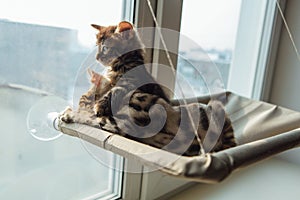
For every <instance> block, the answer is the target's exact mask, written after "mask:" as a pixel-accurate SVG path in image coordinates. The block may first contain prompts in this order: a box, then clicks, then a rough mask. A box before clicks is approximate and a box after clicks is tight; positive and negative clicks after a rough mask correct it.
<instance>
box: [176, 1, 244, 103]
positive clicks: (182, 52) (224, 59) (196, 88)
mask: <svg viewBox="0 0 300 200" xmlns="http://www.w3.org/2000/svg"><path fill="white" fill-rule="evenodd" d="M240 4H241V0H228V1H218V0H212V1H205V0H189V1H184V2H183V13H182V21H181V33H182V35H184V36H185V37H188V38H190V39H191V40H193V41H194V42H195V43H197V46H188V45H186V44H185V42H184V40H182V39H181V40H180V44H179V56H178V67H177V73H180V75H181V76H183V77H184V78H185V79H187V81H188V82H189V83H190V85H192V87H193V91H191V90H185V89H184V88H183V91H185V93H184V95H185V97H193V95H194V94H196V95H197V96H200V95H205V94H208V93H209V90H208V88H207V85H210V84H211V83H207V82H206V79H207V77H208V76H210V74H211V73H212V72H211V70H212V69H214V68H215V66H216V67H217V71H218V72H213V73H219V74H220V76H221V77H222V79H223V80H222V83H220V84H222V85H224V86H223V88H225V89H226V86H227V82H228V76H229V69H230V63H231V59H232V52H233V49H234V45H235V37H236V31H237V26H238V19H239V11H240ZM203 52H205V54H206V56H203ZM175 89H176V90H178V88H175Z"/></svg>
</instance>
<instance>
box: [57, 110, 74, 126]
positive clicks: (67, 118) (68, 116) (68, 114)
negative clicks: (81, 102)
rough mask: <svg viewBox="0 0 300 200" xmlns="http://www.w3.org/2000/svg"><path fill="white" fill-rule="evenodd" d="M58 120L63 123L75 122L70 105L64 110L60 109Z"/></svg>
mask: <svg viewBox="0 0 300 200" xmlns="http://www.w3.org/2000/svg"><path fill="white" fill-rule="evenodd" d="M58 118H59V120H61V121H63V122H65V123H74V122H75V112H74V111H73V110H72V108H71V107H70V106H68V107H66V109H65V110H64V111H62V112H61V113H60V115H59V117H58Z"/></svg>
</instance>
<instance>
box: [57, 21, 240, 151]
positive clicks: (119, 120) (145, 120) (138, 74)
mask: <svg viewBox="0 0 300 200" xmlns="http://www.w3.org/2000/svg"><path fill="white" fill-rule="evenodd" d="M92 26H93V27H94V28H95V29H97V30H98V31H99V32H98V34H97V46H98V52H97V55H96V59H97V60H98V61H99V62H100V63H102V64H103V65H105V66H107V67H108V71H107V73H106V74H105V75H100V74H97V73H96V72H94V71H91V70H90V71H89V73H90V75H91V83H92V86H91V88H90V89H89V90H88V92H87V93H86V94H84V95H82V97H81V98H80V101H79V109H78V110H77V111H72V109H70V108H68V109H67V110H65V111H64V113H63V114H62V115H61V116H60V118H61V120H62V121H64V122H67V123H71V122H77V123H83V124H88V125H91V126H94V127H97V128H101V129H104V130H107V131H111V132H113V133H116V134H120V135H122V136H124V137H127V138H130V139H134V140H136V141H139V142H142V143H145V144H149V145H151V146H154V147H157V148H161V149H164V150H167V151H170V152H173V153H177V154H181V155H186V156H195V155H199V153H200V145H199V138H200V139H201V140H202V141H203V139H204V138H205V137H206V138H208V139H206V142H207V143H212V145H213V146H212V147H213V149H212V150H213V151H219V150H221V149H226V148H230V147H233V146H235V145H236V143H235V139H234V136H233V129H232V126H231V122H230V120H229V118H228V117H226V115H225V111H224V108H223V106H222V103H221V102H219V101H210V102H209V104H208V105H202V104H198V103H194V104H189V105H187V106H172V105H171V103H170V100H169V98H168V96H167V95H166V93H165V92H164V90H163V89H162V87H161V86H160V85H159V84H157V82H156V81H155V80H154V79H153V78H152V76H151V75H150V74H149V73H148V71H147V70H146V68H145V66H144V64H145V63H144V53H145V52H144V47H143V44H142V42H141V41H140V39H139V36H138V34H137V32H136V31H135V30H134V28H133V26H132V25H131V24H130V23H129V22H125V21H123V22H121V23H119V24H118V25H117V26H108V27H104V26H99V25H95V24H93V25H92ZM188 112H190V115H191V116H192V118H193V122H194V124H195V126H196V128H197V130H196V131H195V130H194V128H193V126H192V125H191V124H192V123H191V121H190V120H189V119H190V116H189V115H188ZM217 115H218V116H219V117H214V116H217ZM220 119H221V121H224V123H222V126H221V127H218V123H217V122H216V120H220ZM195 133H196V134H197V135H198V140H197V137H196V135H195ZM207 133H209V134H207ZM209 145H210V144H209ZM209 145H208V146H209Z"/></svg>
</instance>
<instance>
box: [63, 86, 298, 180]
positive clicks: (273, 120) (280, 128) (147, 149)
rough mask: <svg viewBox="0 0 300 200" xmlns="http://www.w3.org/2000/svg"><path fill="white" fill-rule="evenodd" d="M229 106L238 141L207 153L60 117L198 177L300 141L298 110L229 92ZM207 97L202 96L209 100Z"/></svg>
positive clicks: (102, 140)
mask: <svg viewBox="0 0 300 200" xmlns="http://www.w3.org/2000/svg"><path fill="white" fill-rule="evenodd" d="M226 95H227V98H228V99H227V100H228V101H227V104H226V111H227V113H228V115H229V117H230V119H231V120H232V123H233V127H234V131H235V137H236V139H237V142H238V144H239V145H238V146H237V147H235V148H231V149H227V150H223V151H220V152H217V153H207V154H206V155H203V156H195V157H184V156H181V157H179V156H178V155H176V154H172V153H169V152H166V151H163V150H159V149H157V148H154V147H151V146H148V145H145V144H142V143H139V142H136V141H133V140H130V139H127V138H124V137H122V136H119V135H116V134H112V133H109V132H106V131H103V130H100V129H96V128H92V127H89V126H86V125H81V124H65V123H63V122H61V121H60V122H59V125H58V126H59V129H60V131H62V132H63V133H65V134H68V135H71V136H76V137H80V138H81V139H83V140H86V141H88V142H90V143H92V144H94V145H97V146H99V147H101V148H104V149H107V150H109V151H112V152H114V153H116V154H119V155H121V156H124V157H126V158H131V159H134V160H138V161H140V162H141V163H143V164H145V165H148V166H152V167H157V168H158V169H160V170H161V171H163V172H165V173H167V174H169V175H173V176H178V177H182V178H188V179H191V180H194V181H199V182H213V183H214V182H219V181H222V180H223V179H224V178H226V177H227V176H228V175H230V173H231V172H232V171H233V170H235V169H237V168H239V167H243V166H247V165H249V164H251V163H254V162H257V161H259V160H262V159H264V158H267V157H270V156H272V155H274V154H277V153H280V152H282V151H285V150H288V149H291V148H294V147H297V146H298V145H299V144H300V129H299V128H300V113H298V112H295V111H292V110H289V109H285V108H282V107H279V106H276V105H272V104H268V103H265V102H261V101H254V100H250V99H247V98H244V97H241V96H238V95H236V94H233V93H230V92H228V93H227V94H226ZM208 100H209V98H206V97H204V98H199V102H201V103H207V102H208Z"/></svg>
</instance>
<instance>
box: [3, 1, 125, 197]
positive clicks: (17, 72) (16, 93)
mask: <svg viewBox="0 0 300 200" xmlns="http://www.w3.org/2000/svg"><path fill="white" fill-rule="evenodd" d="M122 5H123V1H122V0H114V1H101V0H100V1H99V0H89V1H72V2H71V1H58V0H51V1H37V0H26V1H21V0H12V1H4V2H1V6H0V99H1V100H0V102H1V103H0V110H1V115H0V126H1V134H0V163H1V165H0V199H83V198H89V197H91V198H98V197H103V196H107V195H111V194H112V193H114V194H117V193H120V191H121V189H120V187H121V185H120V183H121V173H120V172H119V171H115V170H114V168H113V167H111V166H110V167H108V166H107V165H106V164H105V163H114V164H113V166H115V167H116V168H120V166H121V165H122V159H121V158H120V157H118V156H116V155H114V154H112V153H108V152H106V151H104V150H101V149H99V148H98V150H93V151H98V152H97V153H98V154H99V155H103V157H104V158H103V163H99V162H98V161H96V160H95V159H94V158H93V157H92V156H91V155H90V154H89V153H88V152H87V150H86V149H85V148H87V147H86V146H85V145H86V144H85V145H83V143H82V142H81V141H80V140H79V139H76V138H73V137H69V136H62V137H60V138H59V139H57V140H54V141H48V142H45V141H39V140H37V139H35V138H33V137H32V136H31V135H30V134H29V133H28V131H27V125H26V121H27V114H28V112H29V110H30V109H31V108H32V107H33V106H35V105H36V103H37V102H39V100H41V99H42V98H43V95H41V94H40V93H39V92H36V91H32V90H28V89H20V87H22V86H27V87H30V88H35V89H39V90H42V91H45V92H47V93H52V94H54V95H56V96H59V97H61V98H63V99H66V100H69V99H71V98H72V95H73V94H72V92H73V87H74V83H75V81H76V80H75V79H76V74H77V71H78V69H79V68H80V65H81V63H83V61H84V59H85V58H86V57H87V56H88V54H90V53H91V52H92V50H93V49H94V46H95V41H96V39H95V33H96V32H95V31H94V30H93V29H92V28H91V27H90V24H91V23H98V24H101V25H110V24H116V23H118V21H120V20H121V15H122V12H123V7H122ZM12 84H17V85H22V86H16V85H12ZM8 85H9V86H8ZM88 88H89V85H86V89H88ZM88 148H90V147H88ZM111 197H112V196H111Z"/></svg>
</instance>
